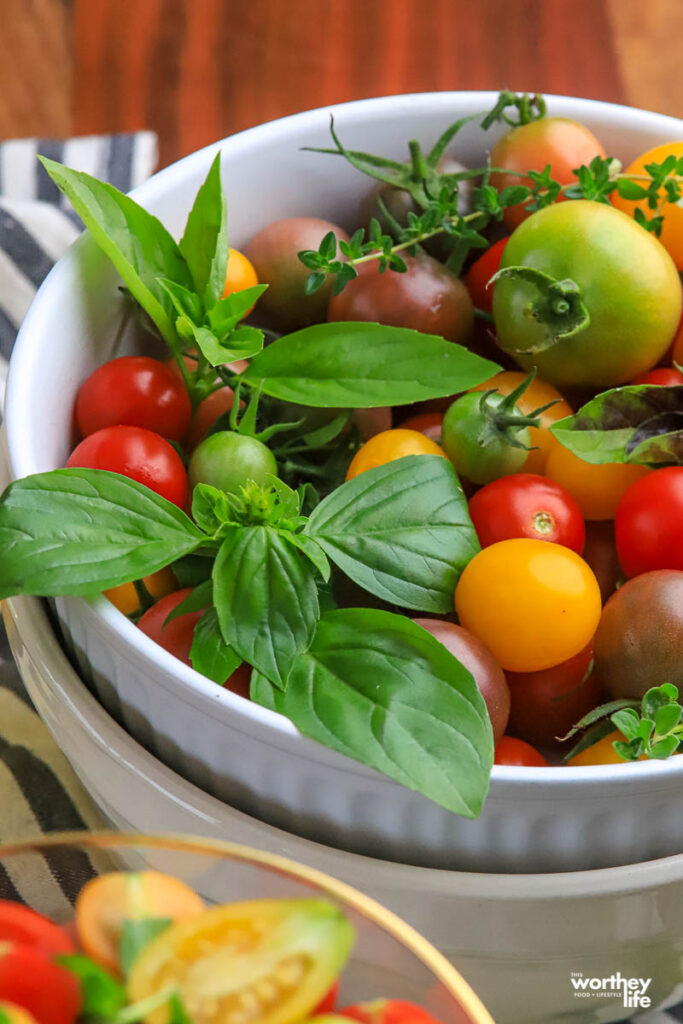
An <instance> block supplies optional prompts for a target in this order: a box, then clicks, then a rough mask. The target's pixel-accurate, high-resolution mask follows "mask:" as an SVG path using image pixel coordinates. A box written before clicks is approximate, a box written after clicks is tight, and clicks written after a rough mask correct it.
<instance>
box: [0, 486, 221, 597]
mask: <svg viewBox="0 0 683 1024" xmlns="http://www.w3.org/2000/svg"><path fill="white" fill-rule="evenodd" d="M205 540H206V537H205V536H204V534H203V533H201V532H200V531H199V530H198V529H197V527H196V526H195V525H194V523H193V522H192V520H191V519H189V518H188V517H187V516H186V515H185V513H184V512H183V511H181V509H179V508H178V507H177V506H176V505H173V504H171V502H170V501H166V499H165V498H162V497H160V496H159V495H158V494H155V493H154V491H150V490H149V488H147V487H144V486H143V485H142V484H139V483H137V482H136V481H135V480H129V479H128V478H127V477H125V476H119V474H118V473H109V472H108V471H106V470H100V469H57V470H53V471H52V472H51V473H37V474H35V475H34V476H27V477H25V478H24V479H23V480H17V481H16V482H15V483H12V484H10V485H9V487H8V488H7V489H6V491H5V493H4V494H3V495H2V498H1V499H0V550H1V551H2V557H1V558H0V597H10V596H12V595H13V594H34V595H36V596H38V597H45V596H58V595H60V594H94V593H99V591H101V590H106V589H107V588H109V587H115V586H118V585H119V584H120V583H126V582H128V581H129V580H136V579H140V578H141V577H142V576H148V575H149V574H150V573H152V572H156V571H157V570H158V569H162V568H163V567H164V566H165V565H168V564H169V563H170V562H172V561H174V559H176V558H180V557H181V556H182V555H186V554H188V553H189V552H190V551H194V550H195V548H197V547H198V546H199V545H200V544H201V543H202V542H203V541H205Z"/></svg>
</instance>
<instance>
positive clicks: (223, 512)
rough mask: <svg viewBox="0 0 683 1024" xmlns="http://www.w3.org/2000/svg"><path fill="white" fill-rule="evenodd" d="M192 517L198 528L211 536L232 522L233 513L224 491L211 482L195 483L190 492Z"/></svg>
mask: <svg viewBox="0 0 683 1024" xmlns="http://www.w3.org/2000/svg"><path fill="white" fill-rule="evenodd" d="M192 518H193V519H194V521H195V522H196V524H197V526H198V527H199V528H200V530H204V532H205V533H208V534H211V535H212V536H213V535H214V534H215V533H216V532H217V531H218V530H220V529H221V527H223V526H225V524H226V523H230V522H234V518H235V514H234V512H233V509H232V505H231V504H230V502H229V501H228V496H227V494H226V493H225V491H221V490H219V488H218V487H213V486H212V485H211V484H202V483H199V484H196V485H195V488H194V491H193V492H192Z"/></svg>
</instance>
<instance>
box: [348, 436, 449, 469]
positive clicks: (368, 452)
mask: <svg viewBox="0 0 683 1024" xmlns="http://www.w3.org/2000/svg"><path fill="white" fill-rule="evenodd" d="M406 455H440V456H441V457H442V458H444V459H445V458H447V457H448V456H447V455H446V453H445V452H444V450H443V448H440V447H439V445H438V444H437V443H436V441H432V439H431V438H429V437H426V436H425V435H424V434H421V433H420V431H419V430H404V429H403V428H401V427H397V428H396V429H395V430H383V431H382V433H381V434H375V436H374V437H371V438H370V440H369V441H366V442H365V444H364V445H363V447H362V448H359V449H358V451H357V452H356V454H355V455H354V457H353V459H352V460H351V465H350V466H349V468H348V470H347V471H346V479H347V480H352V479H353V477H354V476H358V474H359V473H364V472H365V471H366V469H375V467H376V466H384V465H385V464H386V463H387V462H393V461H394V460H395V459H402V458H404V457H405V456H406Z"/></svg>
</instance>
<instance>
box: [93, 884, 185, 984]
mask: <svg viewBox="0 0 683 1024" xmlns="http://www.w3.org/2000/svg"><path fill="white" fill-rule="evenodd" d="M203 910H204V903H203V901H202V899H201V898H200V897H199V896H198V895H197V893H196V892H195V891H194V889H190V887H189V886H188V885H186V884H185V882H181V881H180V880H179V879H177V878H174V877H173V876H172V875H164V874H162V873H161V872H159V871H139V872H126V871H111V872H109V873H108V874H105V875H99V876H98V877H97V878H93V879H91V880H90V881H89V882H87V883H86V884H85V885H84V886H83V888H82V889H81V891H80V893H79V894H78V898H77V900H76V931H77V933H78V940H79V942H80V944H81V946H82V947H83V950H84V952H85V953H86V955H87V956H89V957H90V959H91V960H94V961H95V962H96V963H98V964H100V965H101V966H102V967H106V968H107V970H110V971H117V970H118V969H119V941H120V938H121V929H122V927H123V922H124V921H142V920H145V918H148V917H165V918H168V919H170V920H171V921H185V920H187V919H188V918H193V917H197V915H199V914H201V913H202V912H203Z"/></svg>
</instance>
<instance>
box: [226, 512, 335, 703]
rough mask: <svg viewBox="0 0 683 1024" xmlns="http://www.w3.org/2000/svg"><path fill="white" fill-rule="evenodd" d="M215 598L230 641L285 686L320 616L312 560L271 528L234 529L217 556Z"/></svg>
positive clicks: (251, 662) (242, 653) (257, 665)
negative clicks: (294, 662) (295, 660)
mask: <svg viewBox="0 0 683 1024" xmlns="http://www.w3.org/2000/svg"><path fill="white" fill-rule="evenodd" d="M213 599H214V604H215V606H216V610H217V612H218V620H219V622H220V626H221V632H222V633H223V637H224V639H225V641H226V643H228V644H230V645H231V647H233V648H234V650H235V651H236V652H237V653H238V654H239V656H240V657H241V658H242V659H243V660H244V661H247V662H248V663H249V664H250V665H253V666H254V668H257V669H259V670H260V671H261V672H263V674H264V675H266V676H267V677H268V679H270V680H271V681H272V682H273V683H275V685H276V686H280V687H284V686H285V684H286V681H287V675H288V673H289V669H290V666H291V664H292V661H293V660H294V658H295V657H296V656H297V654H299V653H300V652H301V651H304V650H306V648H307V647H308V645H309V644H310V642H311V640H312V639H313V634H314V632H315V627H316V622H317V621H318V616H319V614H320V606H319V604H318V590H317V586H316V582H315V570H314V568H313V566H312V564H311V563H310V562H309V560H308V559H307V558H304V557H303V556H302V555H301V554H300V553H299V552H298V551H297V550H296V549H295V548H293V547H291V546H290V545H289V544H286V543H285V541H284V540H283V539H282V537H281V536H280V534H279V533H278V531H277V530H276V529H274V528H273V527H271V526H236V527H233V528H232V529H231V530H230V531H229V532H228V533H227V534H226V537H225V540H224V541H223V543H222V545H221V547H220V549H219V552H218V555H217V557H216V563H215V565H214V570H213Z"/></svg>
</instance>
